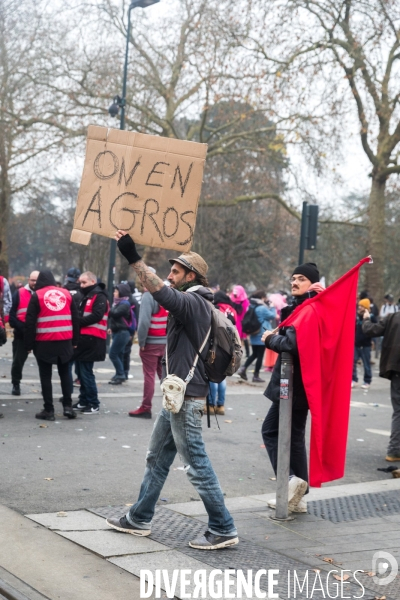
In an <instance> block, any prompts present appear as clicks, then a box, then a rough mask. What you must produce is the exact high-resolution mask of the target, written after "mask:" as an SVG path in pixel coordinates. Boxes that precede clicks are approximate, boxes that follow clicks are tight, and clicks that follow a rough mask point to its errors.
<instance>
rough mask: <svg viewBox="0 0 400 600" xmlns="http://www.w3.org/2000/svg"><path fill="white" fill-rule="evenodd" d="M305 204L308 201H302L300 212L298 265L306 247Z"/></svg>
mask: <svg viewBox="0 0 400 600" xmlns="http://www.w3.org/2000/svg"><path fill="white" fill-rule="evenodd" d="M307 206H308V203H307V202H305V201H304V202H303V210H302V213H301V230H300V250H299V265H302V264H303V262H304V249H305V247H306V237H307V229H308V214H307V213H308V211H307Z"/></svg>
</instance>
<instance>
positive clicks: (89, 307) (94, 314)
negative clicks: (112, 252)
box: [72, 271, 109, 415]
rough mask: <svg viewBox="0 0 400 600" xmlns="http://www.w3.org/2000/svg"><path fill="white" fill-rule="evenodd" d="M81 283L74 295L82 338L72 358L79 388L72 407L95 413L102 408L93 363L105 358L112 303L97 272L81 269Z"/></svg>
mask: <svg viewBox="0 0 400 600" xmlns="http://www.w3.org/2000/svg"><path fill="white" fill-rule="evenodd" d="M79 284H80V290H79V293H77V294H75V296H73V299H74V301H75V302H76V300H75V298H77V299H78V312H79V341H78V346H77V348H75V352H74V357H73V358H74V361H75V370H76V374H77V377H78V379H79V381H80V390H79V399H78V402H76V403H75V404H74V405H73V406H72V408H73V409H74V410H80V411H81V413H82V414H84V415H95V414H98V413H99V411H100V401H99V397H98V392H97V385H96V378H95V376H94V373H93V366H94V363H95V362H100V361H103V360H105V359H106V341H107V318H108V311H109V304H108V298H107V292H106V290H105V285H104V283H97V277H96V275H95V274H94V273H91V272H90V271H86V272H85V273H82V275H80V276H79Z"/></svg>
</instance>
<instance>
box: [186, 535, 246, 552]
mask: <svg viewBox="0 0 400 600" xmlns="http://www.w3.org/2000/svg"><path fill="white" fill-rule="evenodd" d="M238 543H239V538H238V537H237V536H236V535H214V534H213V533H211V531H206V532H205V534H204V535H203V536H202V537H199V538H197V539H196V540H193V542H189V546H190V547H191V548H197V550H218V549H219V548H228V546H236V544H238Z"/></svg>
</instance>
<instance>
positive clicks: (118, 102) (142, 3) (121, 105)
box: [107, 0, 160, 302]
mask: <svg viewBox="0 0 400 600" xmlns="http://www.w3.org/2000/svg"><path fill="white" fill-rule="evenodd" d="M159 1H160V0H132V2H131V4H130V6H129V8H128V27H127V30H126V48H125V64H124V76H123V79H122V96H114V99H113V103H112V104H111V105H110V107H109V109H108V112H109V113H110V115H111V116H112V117H116V116H117V115H118V113H119V110H120V109H121V117H120V124H119V128H120V129H125V106H126V80H127V78H128V52H129V38H130V35H131V10H132V9H133V8H147V7H148V6H151V5H152V4H157V2H159ZM116 252H117V242H116V241H115V240H111V247H110V261H109V263H108V278H107V288H108V294H109V298H110V302H112V299H113V283H114V266H115V255H116Z"/></svg>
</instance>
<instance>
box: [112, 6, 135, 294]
mask: <svg viewBox="0 0 400 600" xmlns="http://www.w3.org/2000/svg"><path fill="white" fill-rule="evenodd" d="M132 8H133V6H132V5H131V6H130V7H129V9H128V28H127V31H126V47H125V64H124V75H123V79H122V98H121V102H120V108H121V119H120V123H119V128H120V129H121V130H123V129H125V105H126V84H127V79H128V54H129V38H130V34H131V10H132ZM116 254H117V242H116V241H115V240H111V244H110V258H109V262H108V277H107V290H108V297H109V300H110V304H112V301H113V289H114V276H115V258H116Z"/></svg>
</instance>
